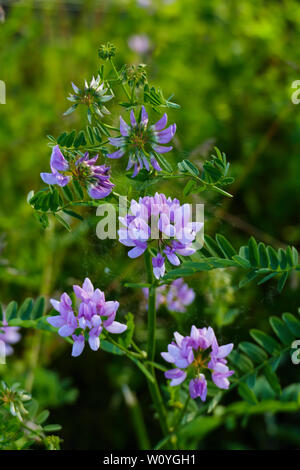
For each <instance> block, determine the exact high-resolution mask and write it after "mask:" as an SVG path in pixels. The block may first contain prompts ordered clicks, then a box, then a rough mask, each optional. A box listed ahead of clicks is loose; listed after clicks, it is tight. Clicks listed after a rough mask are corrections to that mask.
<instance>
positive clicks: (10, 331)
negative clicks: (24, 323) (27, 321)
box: [0, 312, 21, 356]
mask: <svg viewBox="0 0 300 470" xmlns="http://www.w3.org/2000/svg"><path fill="white" fill-rule="evenodd" d="M2 318H3V320H2V321H3V325H4V326H0V341H3V343H4V344H5V354H6V356H10V355H11V354H13V352H14V350H13V348H12V346H11V345H12V344H16V343H18V341H20V339H21V335H20V333H19V330H20V328H19V327H17V326H7V325H8V323H7V321H6V318H5V313H4V312H3V317H2Z"/></svg>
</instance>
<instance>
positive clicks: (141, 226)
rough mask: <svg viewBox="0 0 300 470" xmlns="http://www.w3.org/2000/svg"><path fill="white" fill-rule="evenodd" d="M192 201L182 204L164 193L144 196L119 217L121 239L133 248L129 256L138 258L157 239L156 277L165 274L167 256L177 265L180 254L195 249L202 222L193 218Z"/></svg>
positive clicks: (189, 252) (154, 268)
mask: <svg viewBox="0 0 300 470" xmlns="http://www.w3.org/2000/svg"><path fill="white" fill-rule="evenodd" d="M190 209H191V208H190V205H189V204H183V205H181V204H180V202H179V200H178V199H171V198H168V199H167V198H166V196H165V195H164V194H158V193H156V194H155V196H145V197H143V198H140V199H139V201H135V200H134V199H133V200H132V201H131V204H130V213H129V214H127V215H126V217H120V222H121V223H122V224H123V225H124V226H125V227H122V228H121V229H120V230H119V231H118V234H119V241H120V242H121V243H122V244H123V245H125V246H128V247H131V250H130V251H129V252H128V256H129V257H130V258H137V257H138V256H140V255H141V254H142V253H144V251H145V250H146V249H147V246H148V243H149V242H150V241H151V240H154V241H156V242H157V246H158V249H157V255H156V256H153V258H152V265H153V273H154V276H155V277H156V279H159V278H161V277H163V276H164V274H165V257H167V259H168V260H169V262H170V263H171V264H172V265H174V266H178V265H179V264H180V259H179V257H178V255H181V256H190V255H192V254H193V253H195V248H194V247H193V246H192V243H193V242H194V241H195V238H196V234H197V233H198V232H199V231H200V230H201V228H202V227H203V224H202V223H200V222H191V221H190V217H191V212H190Z"/></svg>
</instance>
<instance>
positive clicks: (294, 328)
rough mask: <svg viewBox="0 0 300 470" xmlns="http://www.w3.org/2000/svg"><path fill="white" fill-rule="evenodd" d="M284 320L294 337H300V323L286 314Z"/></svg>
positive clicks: (283, 316) (292, 316)
mask: <svg viewBox="0 0 300 470" xmlns="http://www.w3.org/2000/svg"><path fill="white" fill-rule="evenodd" d="M282 318H283V321H284V322H285V324H286V325H287V327H288V329H289V330H290V332H291V333H292V334H293V335H294V336H296V337H300V321H299V320H298V319H297V318H296V317H295V316H294V315H292V314H291V313H284V314H283V315H282Z"/></svg>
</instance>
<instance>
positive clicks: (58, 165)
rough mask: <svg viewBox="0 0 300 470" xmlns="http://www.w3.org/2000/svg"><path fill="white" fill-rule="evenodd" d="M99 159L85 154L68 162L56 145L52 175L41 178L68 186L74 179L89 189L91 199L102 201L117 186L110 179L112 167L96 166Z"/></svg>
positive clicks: (50, 182)
mask: <svg viewBox="0 0 300 470" xmlns="http://www.w3.org/2000/svg"><path fill="white" fill-rule="evenodd" d="M97 159H98V155H96V156H94V157H92V158H89V154H88V153H85V155H84V156H83V157H80V158H79V159H78V160H74V159H71V160H70V161H69V162H68V161H67V160H66V159H65V157H64V156H63V154H62V152H61V150H60V149H59V146H58V145H55V147H53V150H52V154H51V159H50V168H51V171H52V173H41V178H42V180H43V181H44V182H45V183H47V184H58V185H59V186H66V185H67V184H68V183H69V182H70V181H71V179H72V177H73V178H75V179H76V180H77V181H78V183H79V184H80V185H81V186H83V187H85V188H86V189H87V191H88V193H89V195H90V196H91V198H93V199H102V198H104V197H106V196H108V195H109V194H110V193H111V191H112V189H113V187H114V186H115V185H114V184H113V183H111V181H110V179H109V178H110V176H109V171H110V167H109V166H106V165H95V163H96V161H97ZM66 173H69V175H67V174H66ZM71 174H72V176H70V175H71Z"/></svg>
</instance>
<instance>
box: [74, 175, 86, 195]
mask: <svg viewBox="0 0 300 470" xmlns="http://www.w3.org/2000/svg"><path fill="white" fill-rule="evenodd" d="M72 185H73V188H74V192H75V194H76V196H77V197H78V198H79V199H83V198H84V193H83V189H82V187H81V186H80V184H79V182H78V181H77V180H76V179H73V181H72Z"/></svg>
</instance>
